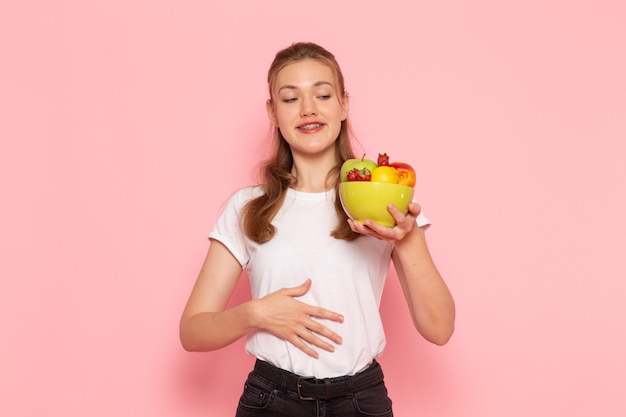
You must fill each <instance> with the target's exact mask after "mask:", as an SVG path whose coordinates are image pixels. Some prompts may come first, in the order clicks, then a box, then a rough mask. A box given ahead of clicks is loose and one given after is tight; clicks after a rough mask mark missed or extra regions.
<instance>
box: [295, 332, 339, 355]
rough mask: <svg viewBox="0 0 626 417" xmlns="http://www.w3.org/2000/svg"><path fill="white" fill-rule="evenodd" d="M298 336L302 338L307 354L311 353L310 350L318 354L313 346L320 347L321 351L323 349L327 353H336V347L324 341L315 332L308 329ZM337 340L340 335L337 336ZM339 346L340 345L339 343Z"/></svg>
mask: <svg viewBox="0 0 626 417" xmlns="http://www.w3.org/2000/svg"><path fill="white" fill-rule="evenodd" d="M298 336H299V337H300V339H301V340H302V341H303V342H306V343H303V345H304V346H305V349H306V350H304V351H305V352H309V350H311V351H313V352H315V353H316V354H317V352H316V351H315V350H314V349H312V348H311V346H315V347H318V348H320V349H323V350H325V351H327V352H334V351H335V346H334V345H333V344H331V343H329V342H327V341H325V340H322V339H321V338H320V337H319V336H317V335H316V334H315V333H314V331H313V330H311V329H308V328H304V329H303V330H302V331H301V332H299V333H298ZM335 337H336V338H337V337H339V336H338V335H337V336H335ZM338 344H339V343H338Z"/></svg>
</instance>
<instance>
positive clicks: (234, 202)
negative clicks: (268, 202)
mask: <svg viewBox="0 0 626 417" xmlns="http://www.w3.org/2000/svg"><path fill="white" fill-rule="evenodd" d="M261 194H263V188H262V187H261V186H260V185H253V186H248V187H243V188H240V189H238V190H237V191H235V192H234V193H232V194H231V195H230V196H229V197H228V199H227V201H226V204H227V205H230V206H243V205H244V204H246V203H247V202H248V201H250V200H253V199H255V198H257V197H259V196H260V195H261Z"/></svg>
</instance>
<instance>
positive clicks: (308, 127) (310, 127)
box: [297, 122, 324, 133]
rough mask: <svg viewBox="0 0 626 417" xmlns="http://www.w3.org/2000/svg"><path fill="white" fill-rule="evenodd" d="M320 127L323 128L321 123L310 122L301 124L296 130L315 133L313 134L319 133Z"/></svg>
mask: <svg viewBox="0 0 626 417" xmlns="http://www.w3.org/2000/svg"><path fill="white" fill-rule="evenodd" d="M322 127H324V124H323V123H319V122H311V123H304V124H301V125H300V126H298V127H297V129H298V130H300V131H301V132H305V133H315V132H319V131H320V129H322Z"/></svg>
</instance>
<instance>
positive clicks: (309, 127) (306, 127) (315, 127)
mask: <svg viewBox="0 0 626 417" xmlns="http://www.w3.org/2000/svg"><path fill="white" fill-rule="evenodd" d="M320 126H321V124H319V123H316V124H311V125H306V126H300V129H302V130H313V129H317V128H318V127H320Z"/></svg>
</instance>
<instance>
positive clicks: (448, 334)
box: [427, 326, 454, 346]
mask: <svg viewBox="0 0 626 417" xmlns="http://www.w3.org/2000/svg"><path fill="white" fill-rule="evenodd" d="M453 333H454V326H450V327H449V328H446V329H442V330H440V331H439V332H436V333H435V334H433V335H430V337H428V338H427V340H428V341H429V342H431V343H433V344H435V345H437V346H443V345H445V344H447V343H448V342H449V341H450V339H451V338H452V334H453Z"/></svg>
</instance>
